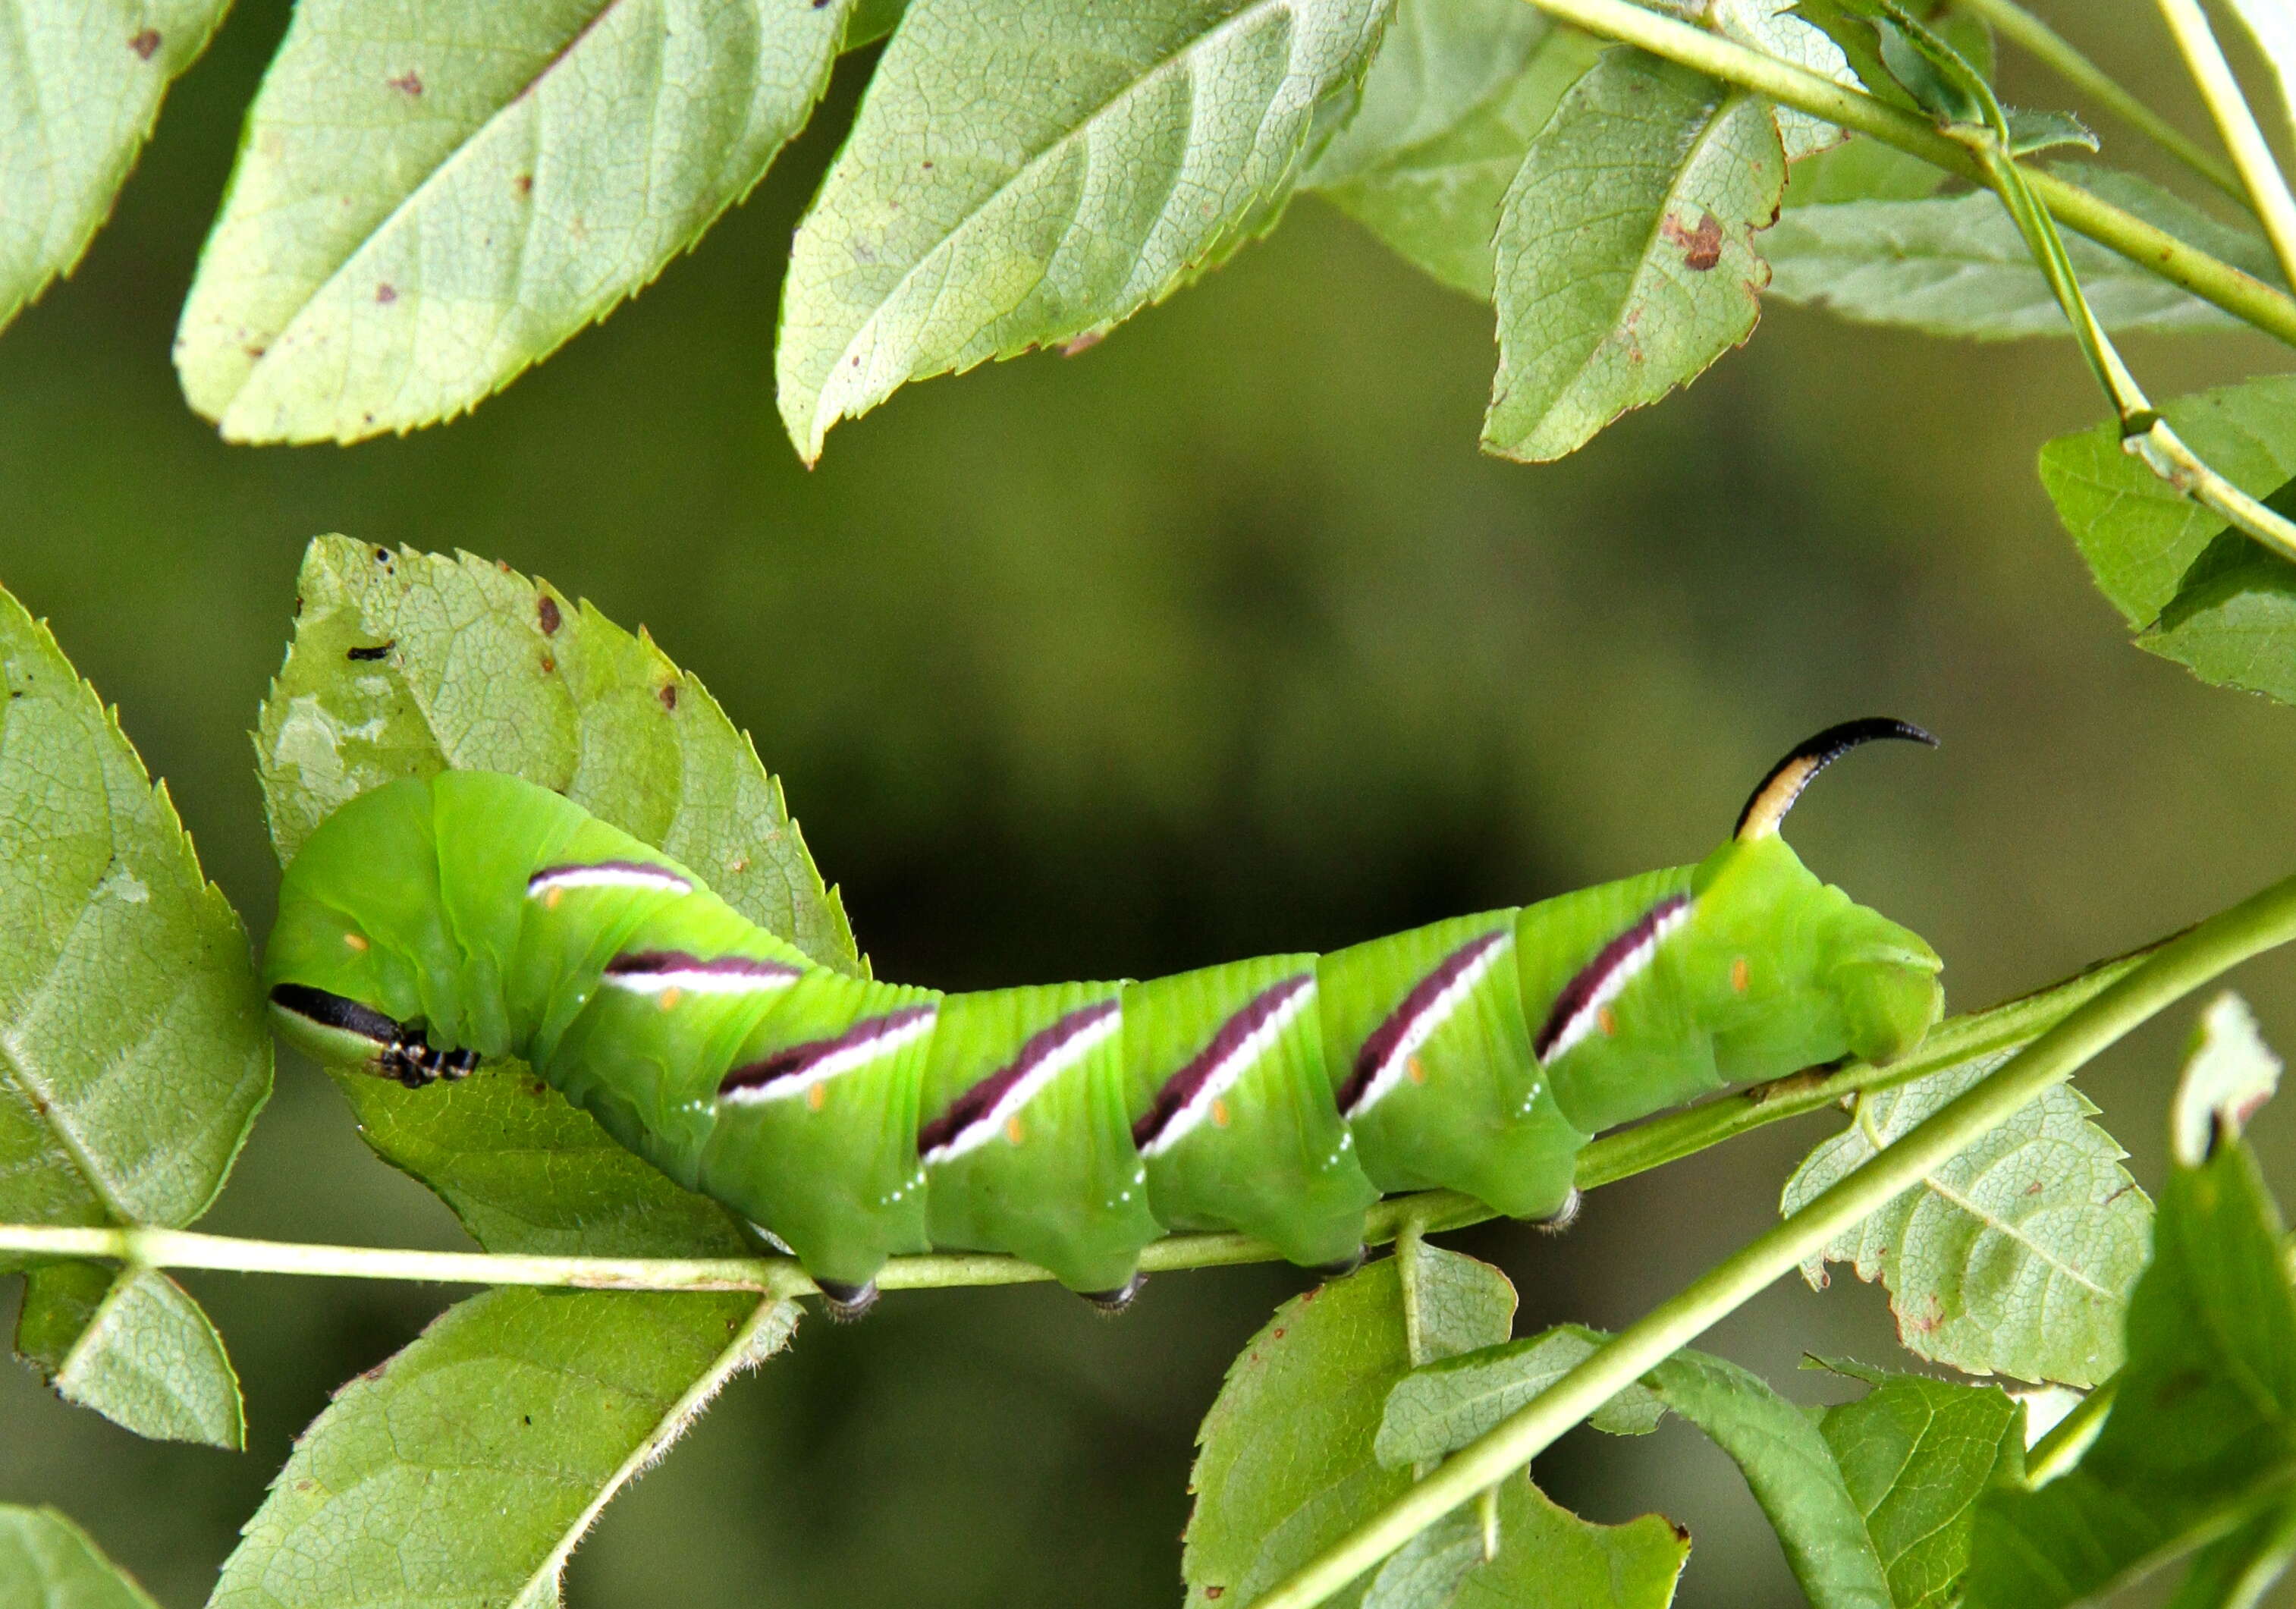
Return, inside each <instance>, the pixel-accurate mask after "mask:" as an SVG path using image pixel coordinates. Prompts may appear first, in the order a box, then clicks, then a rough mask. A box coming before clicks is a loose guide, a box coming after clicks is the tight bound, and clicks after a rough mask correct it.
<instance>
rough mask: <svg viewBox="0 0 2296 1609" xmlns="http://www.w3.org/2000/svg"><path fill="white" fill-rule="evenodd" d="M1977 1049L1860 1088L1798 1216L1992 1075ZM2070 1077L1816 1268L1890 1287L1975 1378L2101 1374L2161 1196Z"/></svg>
mask: <svg viewBox="0 0 2296 1609" xmlns="http://www.w3.org/2000/svg"><path fill="white" fill-rule="evenodd" d="M2008 1054H2009V1053H2007V1052H2003V1053H2001V1054H2000V1055H1995V1056H1989V1057H1985V1058H1982V1059H1980V1060H1979V1061H1976V1062H1973V1063H1968V1064H1966V1065H1964V1066H1961V1067H1956V1068H1949V1069H1948V1070H1946V1071H1943V1072H1938V1073H1932V1074H1931V1075H1930V1076H1929V1077H1927V1078H1923V1079H1917V1080H1915V1081H1914V1082H1912V1083H1910V1084H1906V1085H1902V1086H1900V1087H1898V1088H1895V1089H1887V1090H1882V1091H1880V1092H1878V1093H1872V1094H1868V1095H1866V1096H1864V1097H1863V1101H1862V1104H1861V1106H1860V1108H1859V1116H1858V1120H1857V1121H1856V1122H1854V1123H1852V1124H1851V1125H1850V1127H1849V1128H1848V1129H1845V1130H1843V1132H1842V1133H1841V1134H1840V1135H1838V1136H1836V1137H1834V1138H1833V1139H1830V1140H1827V1141H1825V1143H1824V1144H1822V1145H1819V1146H1818V1147H1817V1148H1816V1150H1814V1151H1812V1152H1811V1153H1809V1155H1808V1157H1807V1158H1805V1159H1804V1160H1803V1162H1802V1164H1801V1166H1800V1168H1798V1169H1796V1170H1795V1171H1794V1175H1793V1177H1792V1178H1790V1179H1789V1180H1787V1181H1786V1187H1785V1193H1784V1200H1783V1201H1782V1202H1781V1203H1780V1204H1779V1205H1780V1211H1783V1212H1787V1213H1791V1212H1793V1211H1796V1210H1798V1209H1799V1208H1800V1207H1801V1206H1802V1205H1803V1204H1804V1203H1807V1202H1808V1201H1810V1200H1811V1199H1812V1198H1814V1197H1815V1196H1816V1195H1817V1194H1819V1193H1820V1192H1822V1191H1824V1190H1825V1189H1826V1188H1827V1187H1828V1186H1831V1185H1833V1183H1834V1182H1835V1181H1836V1180H1837V1179H1840V1178H1844V1177H1845V1176H1847V1175H1848V1174H1849V1173H1850V1172H1851V1171H1852V1170H1855V1169H1857V1168H1858V1167H1860V1166H1861V1165H1863V1164H1864V1163H1865V1162H1866V1161H1867V1159H1869V1158H1870V1157H1872V1156H1873V1154H1874V1151H1875V1149H1876V1145H1877V1141H1878V1143H1879V1144H1881V1145H1886V1144H1888V1143H1890V1141H1892V1140H1895V1139H1896V1138H1897V1137H1898V1136H1899V1135H1902V1134H1904V1133H1905V1132H1906V1131H1907V1129H1911V1128H1913V1127H1914V1125H1915V1124H1916V1123H1918V1122H1920V1121H1922V1120H1923V1118H1925V1117H1927V1116H1929V1114H1930V1113H1931V1112H1935V1111H1936V1110H1937V1109H1938V1108H1939V1107H1940V1106H1942V1105H1944V1104H1946V1103H1947V1102H1948V1101H1950V1100H1952V1099H1953V1098H1954V1097H1955V1096H1957V1095H1959V1094H1960V1093H1961V1092H1962V1091H1963V1090H1964V1089H1967V1088H1969V1087H1970V1086H1971V1085H1972V1084H1974V1083H1976V1082H1977V1081H1978V1080H1980V1079H1981V1078H1983V1077H1984V1076H1985V1075H1986V1074H1987V1073H1988V1072H1989V1071H1992V1069H1993V1067H1994V1066H1995V1065H1997V1063H1999V1062H2000V1061H2001V1060H2002V1059H2003V1058H2004V1057H2005V1055H2008ZM2095 1110H2096V1108H2095V1107H2094V1106H2092V1105H2091V1104H2089V1103H2088V1101H2087V1099H2086V1098H2084V1097H2083V1096H2080V1095H2079V1094H2078V1093H2077V1092H2075V1091H2074V1090H2072V1089H2071V1088H2068V1087H2065V1086H2062V1085H2060V1086H2058V1087H2057V1088H2054V1089H2052V1090H2050V1091H2049V1092H2048V1093H2047V1094H2046V1095H2045V1096H2042V1097H2041V1098H2040V1099H2039V1100H2038V1101H2035V1102H2034V1103H2033V1104H2031V1105H2030V1106H2027V1107H2026V1108H2025V1109H2024V1110H2023V1111H2021V1112H2019V1113H2018V1114H2017V1115H2016V1116H2015V1117H2013V1118H2012V1119H2011V1120H2010V1121H2008V1122H2007V1123H2005V1124H2004V1125H2002V1127H2000V1128H1999V1129H1995V1130H1994V1131H1993V1132H1992V1133H1990V1134H1989V1135H1987V1136H1986V1137H1985V1138H1983V1139H1982V1140H1980V1141H1979V1142H1978V1143H1977V1144H1976V1145H1972V1146H1971V1147H1970V1148H1969V1149H1968V1150H1966V1151H1964V1152H1963V1153H1961V1154H1960V1155H1959V1156H1956V1158H1954V1159H1953V1161H1951V1162H1948V1163H1947V1164H1945V1166H1943V1167H1941V1168H1939V1170H1937V1171H1936V1172H1934V1173H1932V1174H1931V1175H1930V1176H1929V1177H1928V1178H1926V1179H1924V1180H1923V1183H1922V1185H1921V1186H1920V1187H1918V1188H1916V1189H1913V1190H1909V1191H1907V1192H1906V1194H1903V1195H1900V1196H1898V1198H1897V1199H1896V1200H1895V1201H1893V1202H1891V1203H1890V1204H1889V1205H1888V1206H1887V1207H1884V1208H1883V1209H1882V1211H1879V1212H1876V1213H1874V1215H1873V1216H1872V1217H1870V1218H1868V1219H1866V1220H1865V1221H1864V1222H1863V1223H1861V1224H1859V1225H1858V1226H1857V1227H1855V1228H1853V1229H1851V1230H1849V1231H1848V1232H1847V1233H1846V1234H1843V1235H1840V1236H1838V1237H1837V1238H1836V1239H1835V1240H1833V1242H1832V1243H1831V1244H1828V1245H1827V1246H1826V1248H1825V1252H1824V1253H1823V1254H1822V1255H1821V1256H1820V1257H1818V1258H1814V1259H1812V1260H1810V1261H1809V1262H1808V1263H1807V1264H1805V1265H1804V1267H1803V1269H1802V1274H1803V1277H1805V1278H1806V1279H1808V1281H1809V1283H1810V1284H1811V1285H1812V1286H1814V1287H1818V1288H1823V1287H1824V1285H1825V1281H1826V1275H1825V1263H1826V1262H1827V1261H1836V1262H1849V1263H1852V1264H1854V1265H1855V1266H1856V1268H1857V1277H1859V1278H1860V1279H1865V1280H1874V1279H1880V1280H1882V1282H1884V1283H1885V1284H1886V1285H1888V1286H1889V1289H1890V1308H1891V1309H1892V1310H1893V1311H1894V1312H1895V1313H1896V1314H1897V1316H1898V1339H1899V1340H1901V1341H1903V1342H1905V1344H1906V1345H1907V1348H1908V1349H1909V1350H1912V1351H1913V1352H1914V1353H1915V1354H1916V1355H1917V1356H1919V1357H1923V1358H1927V1359H1931V1360H1932V1361H1934V1362H1938V1363H1943V1364H1948V1365H1950V1366H1951V1367H1955V1368H1958V1369H1962V1370H1964V1371H1966V1372H1968V1373H1970V1374H1976V1375H1988V1374H2004V1375H2014V1376H2016V1377H2017V1378H2019V1379H2022V1380H2035V1381H2055V1382H2058V1383H2062V1384H2066V1385H2082V1386H2086V1385H2094V1384H2095V1383H2096V1382H2098V1381H2099V1380H2102V1379H2103V1378H2104V1377H2105V1376H2106V1375H2110V1374H2111V1373H2112V1371H2113V1370H2114V1369H2115V1368H2117V1367H2119V1366H2120V1323H2121V1316H2122V1313H2123V1311H2124V1310H2125V1309H2126V1307H2127V1303H2128V1291H2129V1287H2130V1286H2131V1285H2133V1284H2134V1283H2135V1282H2136V1275H2137V1272H2138V1270H2139V1269H2140V1268H2142V1267H2143V1265H2144V1246H2145V1242H2146V1237H2147V1235H2148V1232H2149V1228H2150V1225H2151V1221H2152V1214H2153V1210H2152V1205H2151V1203H2149V1202H2147V1201H2146V1200H2145V1198H2144V1192H2142V1191H2141V1190H2139V1189H2137V1187H2136V1182H2135V1181H2134V1180H2133V1179H2131V1178H2129V1177H2128V1171H2127V1170H2125V1169H2123V1168H2122V1167H2121V1166H2120V1158H2121V1157H2122V1156H2123V1155H2125V1154H2126V1153H2124V1152H2123V1151H2122V1150H2121V1149H2120V1146H2119V1145H2115V1144H2114V1143H2113V1141H2112V1137H2111V1136H2110V1135H2108V1134H2106V1133H2105V1132H2104V1131H2103V1129H2099V1128H2098V1127H2097V1126H2096V1125H2095V1124H2094V1123H2092V1122H2090V1121H2088V1119H2089V1117H2090V1115H2091V1114H2092V1113H2093V1112H2095Z"/></svg>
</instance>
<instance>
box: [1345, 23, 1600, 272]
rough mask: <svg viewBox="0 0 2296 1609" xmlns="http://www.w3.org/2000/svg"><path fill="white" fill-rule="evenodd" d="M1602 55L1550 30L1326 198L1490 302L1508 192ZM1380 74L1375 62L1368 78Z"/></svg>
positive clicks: (1590, 41) (1588, 38)
mask: <svg viewBox="0 0 2296 1609" xmlns="http://www.w3.org/2000/svg"><path fill="white" fill-rule="evenodd" d="M1503 3H1504V4H1510V5H1513V7H1514V8H1515V9H1516V10H1518V11H1528V10H1529V7H1528V6H1524V5H1522V4H1521V3H1520V0H1503ZM1399 25H1400V24H1399V21H1398V26H1399ZM1391 32H1392V30H1390V33H1391ZM1604 48H1605V47H1604V45H1603V41H1601V40H1599V39H1597V38H1595V37H1593V36H1592V35H1589V34H1584V33H1580V32H1579V30H1578V29H1569V28H1555V29H1548V30H1547V31H1546V33H1545V34H1544V35H1542V36H1541V37H1539V38H1538V41H1537V44H1536V46H1535V48H1533V49H1532V50H1531V51H1530V52H1529V54H1528V57H1527V58H1526V60H1525V61H1524V62H1523V63H1522V64H1521V67H1520V69H1519V70H1517V71H1516V72H1515V73H1513V75H1512V76H1511V77H1509V78H1506V79H1505V80H1504V81H1502V82H1501V83H1499V84H1498V85H1497V86H1496V87H1495V88H1494V89H1492V90H1491V91H1490V92H1489V93H1488V94H1486V95H1485V96H1484V97H1483V98H1481V99H1480V100H1478V101H1477V102H1475V103H1473V104H1472V105H1471V106H1468V107H1466V108H1464V110H1463V111H1461V113H1460V115H1459V116H1458V117H1457V118H1456V119H1455V120H1453V121H1452V122H1451V123H1450V124H1449V125H1448V126H1447V127H1445V128H1444V129H1443V130H1442V131H1441V132H1439V133H1438V134H1436V135H1431V136H1430V137H1428V138H1425V139H1423V140H1420V141H1418V142H1416V143H1415V144H1410V145H1407V146H1404V147H1401V148H1398V149H1397V150H1394V151H1392V152H1388V153H1387V154H1386V155H1385V156H1384V157H1383V158H1382V159H1381V160H1377V161H1376V162H1371V163H1368V164H1366V165H1364V166H1361V167H1359V168H1356V169H1354V170H1353V171H1351V172H1349V173H1348V174H1347V175H1346V176H1344V177H1342V178H1341V179H1338V180H1336V181H1333V182H1330V183H1329V184H1328V185H1327V187H1326V188H1325V189H1324V194H1326V195H1327V196H1328V197H1329V199H1330V200H1331V201H1333V204H1335V205H1336V206H1338V207H1339V208H1340V209H1341V210H1343V211H1345V212H1346V213H1347V214H1348V215H1349V217H1351V218H1354V219H1356V221H1357V222H1358V223H1360V224H1362V225H1363V226H1365V228H1367V229H1369V230H1371V231H1372V232H1373V233H1374V234H1377V235H1378V236H1379V237H1380V238H1381V239H1382V240H1383V241H1385V242H1387V243H1388V244H1389V245H1390V246H1391V247H1393V248H1394V249H1395V250H1397V251H1398V252H1400V253H1401V254H1402V255H1403V256H1404V257H1405V258H1406V259H1408V260H1409V261H1411V262H1412V263H1414V264H1415V265H1417V266H1418V267H1420V268H1422V269H1423V270H1424V271H1426V272H1427V273H1428V274H1430V275H1432V276H1433V277H1434V278H1435V279H1437V280H1438V281H1439V282H1441V283H1444V284H1447V285H1449V286H1451V287H1452V288H1453V289H1455V290H1459V291H1465V292H1466V293H1467V294H1469V295H1471V296H1473V297H1475V298H1477V299H1478V300H1486V301H1487V300H1489V299H1490V296H1491V290H1492V277H1491V275H1492V259H1491V236H1492V234H1493V232H1494V231H1495V230H1497V227H1498V221H1499V209H1500V206H1501V204H1502V203H1503V202H1504V201H1505V199H1506V193H1507V187H1508V185H1512V184H1513V182H1514V176H1515V174H1516V173H1517V172H1518V171H1519V170H1520V169H1521V167H1522V159H1523V153H1524V152H1526V151H1527V150H1529V147H1530V142H1531V140H1532V139H1533V137H1535V136H1536V135H1538V131H1539V130H1540V129H1541V128H1543V127H1546V120H1547V119H1548V118H1550V117H1552V116H1553V115H1554V108H1555V106H1556V104H1557V103H1560V102H1561V100H1562V96H1563V95H1564V94H1565V93H1566V92H1568V91H1569V89H1570V86H1572V85H1573V84H1575V83H1577V82H1578V81H1579V79H1580V78H1583V77H1585V76H1586V74H1587V70H1588V69H1589V68H1591V67H1593V66H1594V64H1595V61H1596V59H1597V58H1598V57H1599V56H1600V55H1601V53H1602V52H1603V49H1604ZM1381 60H1382V61H1384V60H1385V58H1384V56H1383V55H1382V58H1381ZM1378 70H1379V69H1378V65H1377V64H1376V63H1374V68H1373V72H1374V78H1376V75H1377V73H1378ZM1323 175H1324V164H1323V163H1318V164H1317V166H1316V171H1315V173H1314V174H1313V175H1311V176H1310V179H1311V182H1312V183H1316V184H1319V185H1321V184H1324V182H1325V181H1324V178H1323Z"/></svg>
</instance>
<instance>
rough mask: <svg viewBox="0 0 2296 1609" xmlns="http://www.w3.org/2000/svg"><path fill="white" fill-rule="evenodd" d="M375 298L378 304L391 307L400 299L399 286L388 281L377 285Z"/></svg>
mask: <svg viewBox="0 0 2296 1609" xmlns="http://www.w3.org/2000/svg"><path fill="white" fill-rule="evenodd" d="M374 300H375V301H376V303H377V304H378V305H380V306H381V307H386V308H387V307H389V305H390V304H391V303H392V302H395V301H397V300H398V286H397V285H393V284H388V283H386V284H380V285H377V286H376V287H375V288H374Z"/></svg>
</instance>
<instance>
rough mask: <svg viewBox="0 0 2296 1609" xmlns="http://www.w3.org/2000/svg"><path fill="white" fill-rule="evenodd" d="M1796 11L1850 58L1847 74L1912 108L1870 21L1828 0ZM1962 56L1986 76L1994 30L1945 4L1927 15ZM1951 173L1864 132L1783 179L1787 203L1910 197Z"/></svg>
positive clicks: (1933, 188) (1930, 191)
mask: <svg viewBox="0 0 2296 1609" xmlns="http://www.w3.org/2000/svg"><path fill="white" fill-rule="evenodd" d="M1794 11H1795V13H1796V14H1797V15H1799V16H1800V17H1802V18H1803V19H1804V20H1806V21H1809V22H1810V24H1811V25H1812V26H1813V27H1817V28H1820V29H1822V30H1823V31H1824V32H1825V34H1826V36H1827V37H1829V38H1831V39H1833V42H1834V45H1835V47H1836V48H1837V49H1840V50H1841V52H1842V53H1843V55H1844V57H1845V58H1847V60H1848V63H1849V77H1850V78H1851V79H1852V80H1854V81H1856V82H1857V83H1859V84H1862V86H1864V87H1865V88H1866V89H1867V90H1868V91H1870V92H1871V93H1873V94H1877V95H1880V96H1881V97H1882V99H1884V100H1886V101H1889V102H1890V103H1892V104H1894V105H1898V106H1902V107H1906V108H1907V109H1909V110H1910V109H1911V108H1912V106H1913V98H1912V97H1911V96H1910V95H1908V94H1906V92H1905V91H1904V90H1902V89H1900V88H1898V83H1897V80H1896V79H1894V78H1890V75H1889V72H1888V70H1886V69H1884V68H1883V67H1882V62H1881V56H1880V53H1879V50H1878V48H1877V46H1876V45H1875V41H1874V30H1873V29H1872V27H1871V26H1870V25H1868V24H1867V23H1866V22H1864V21H1860V20H1859V19H1857V18H1854V17H1851V16H1849V15H1848V13H1846V12H1842V11H1841V8H1840V7H1839V6H1838V5H1833V4H1829V3H1828V0H1804V3H1803V4H1798V5H1796V6H1795V7H1794ZM1923 20H1924V21H1926V22H1927V23H1928V25H1929V27H1930V29H1931V31H1933V32H1935V33H1936V34H1938V35H1939V37H1942V38H1943V39H1944V40H1945V41H1946V42H1947V43H1948V45H1951V46H1952V47H1953V48H1954V50H1955V51H1956V52H1957V53H1959V54H1960V55H1961V57H1962V59H1963V60H1964V61H1966V62H1969V63H1970V64H1971V65H1972V66H1973V67H1975V68H1976V69H1977V70H1978V71H1980V72H1981V73H1984V74H1985V75H1987V76H1988V77H1990V76H1991V75H1992V72H1993V33H1992V30H1991V29H1989V28H1988V27H1987V26H1986V24H1985V21H1984V20H1983V19H1982V18H1980V17H1973V16H1972V15H1970V14H1969V13H1968V12H1963V11H1958V10H1950V9H1949V10H1947V11H1945V12H1941V13H1939V14H1935V15H1930V16H1927V17H1925V18H1924V19H1923ZM1948 177H1950V175H1949V174H1948V173H1947V172H1946V170H1945V169H1944V168H1939V167H1937V166H1935V165H1934V164H1931V163H1929V162H1925V161H1923V160H1922V159H1921V158H1919V157H1917V156H1911V155H1908V154H1907V152H1902V151H1899V150H1898V149H1897V148H1896V147H1894V146H1890V145H1884V144H1882V142H1881V141H1879V140H1876V139H1873V138H1871V137H1869V136H1867V135H1860V134H1854V133H1853V134H1851V135H1849V139H1848V141H1847V143H1846V144H1841V145H1838V146H1836V147H1834V148H1833V150H1831V151H1825V152H1819V153H1818V154H1817V155H1816V156H1814V157H1811V158H1809V159H1808V160H1806V161H1800V162H1796V163H1795V164H1794V165H1793V170H1792V173H1791V174H1790V175H1788V176H1787V180H1786V200H1785V204H1786V206H1787V208H1788V209H1792V208H1795V207H1808V206H1824V205H1831V204H1833V203H1836V202H1841V201H1919V200H1921V199H1922V198H1923V197H1924V196H1928V195H1934V194H1935V193H1937V191H1938V188H1939V186H1940V185H1943V184H1944V183H1945V182H1946V180H1947V179H1948Z"/></svg>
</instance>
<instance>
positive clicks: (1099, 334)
mask: <svg viewBox="0 0 2296 1609" xmlns="http://www.w3.org/2000/svg"><path fill="white" fill-rule="evenodd" d="M1107 333H1108V332H1107V331H1105V330H1087V331H1086V332H1084V333H1083V334H1081V335H1079V336H1077V337H1076V338H1075V339H1074V340H1072V341H1062V342H1061V356H1062V357H1075V356H1076V355H1077V354H1078V352H1089V351H1091V350H1092V349H1093V348H1095V347H1096V346H1098V345H1099V344H1100V343H1101V341H1102V339H1103V337H1104V336H1106V335H1107Z"/></svg>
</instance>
